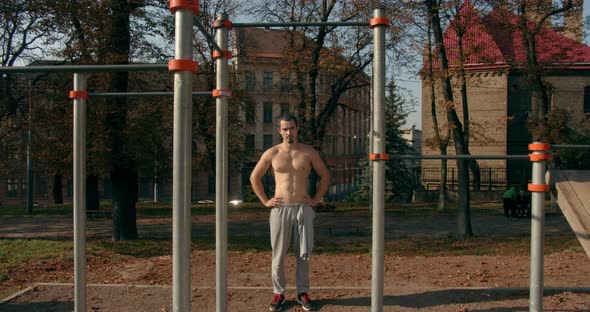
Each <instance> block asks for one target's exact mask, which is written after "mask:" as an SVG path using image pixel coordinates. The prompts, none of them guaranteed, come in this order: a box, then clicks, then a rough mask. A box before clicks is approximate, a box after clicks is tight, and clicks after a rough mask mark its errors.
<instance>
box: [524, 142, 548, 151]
mask: <svg viewBox="0 0 590 312" xmlns="http://www.w3.org/2000/svg"><path fill="white" fill-rule="evenodd" d="M550 149H551V145H550V144H549V143H532V144H529V151H536V152H542V151H548V150H550Z"/></svg>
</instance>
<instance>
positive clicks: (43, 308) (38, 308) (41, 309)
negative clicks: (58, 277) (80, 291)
mask: <svg viewBox="0 0 590 312" xmlns="http://www.w3.org/2000/svg"><path fill="white" fill-rule="evenodd" d="M73 310H74V303H73V302H71V301H47V302H22V303H3V304H0V312H8V311H10V312H58V311H60V312H61V311H73Z"/></svg>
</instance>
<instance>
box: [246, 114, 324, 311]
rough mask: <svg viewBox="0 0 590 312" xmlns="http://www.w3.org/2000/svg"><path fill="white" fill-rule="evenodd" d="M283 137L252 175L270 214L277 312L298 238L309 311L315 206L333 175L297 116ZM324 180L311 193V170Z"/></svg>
mask: <svg viewBox="0 0 590 312" xmlns="http://www.w3.org/2000/svg"><path fill="white" fill-rule="evenodd" d="M278 130H279V133H280V134H281V137H282V138H283V142H282V143H280V144H278V145H275V146H273V147H271V148H269V149H268V150H267V151H265V152H264V153H263V154H262V156H261V157H260V160H259V161H258V164H256V167H255V168H254V170H253V171H252V175H251V176H250V182H251V183H252V188H253V189H254V193H256V195H257V196H258V198H259V199H260V201H261V202H262V204H264V206H266V207H268V208H271V211H270V218H269V221H270V240H271V247H272V270H271V271H272V283H273V290H274V293H275V295H274V297H273V301H272V302H271V304H270V310H271V311H280V310H281V309H282V308H283V305H284V303H285V296H284V293H285V268H284V263H285V256H286V255H287V249H289V244H290V243H291V237H293V247H294V248H293V249H294V252H295V257H296V259H297V272H296V275H297V302H299V303H300V304H301V306H302V307H303V309H304V310H306V311H310V310H311V309H312V304H311V301H310V300H309V297H308V295H307V292H308V291H309V256H310V255H311V248H312V247H313V217H314V212H313V209H312V207H313V206H316V205H317V204H318V203H319V202H320V201H321V200H322V198H323V196H324V194H326V192H327V191H328V186H329V185H330V173H329V172H328V168H327V167H326V164H325V163H324V161H323V160H322V158H321V157H320V154H319V153H318V151H316V150H315V149H313V148H312V147H311V146H307V145H304V144H301V143H299V142H298V141H297V131H298V130H299V126H298V124H297V119H296V118H295V117H294V116H292V115H287V116H284V117H281V119H280V120H279V128H278ZM269 168H272V169H273V171H274V177H275V184H276V188H275V194H274V196H273V197H271V198H269V197H268V196H267V195H266V193H265V192H264V186H263V185H262V181H261V179H262V176H263V175H264V174H265V173H266V172H267V171H268V169H269ZM312 168H313V170H315V172H316V173H317V174H318V176H319V177H320V178H321V180H320V183H319V186H318V190H317V192H316V194H315V195H314V196H313V198H312V197H310V196H309V195H308V193H307V184H308V183H307V178H308V177H309V174H310V172H311V169H312Z"/></svg>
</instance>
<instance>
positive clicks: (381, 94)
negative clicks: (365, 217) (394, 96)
mask: <svg viewBox="0 0 590 312" xmlns="http://www.w3.org/2000/svg"><path fill="white" fill-rule="evenodd" d="M373 17H374V19H376V20H378V19H381V18H383V17H384V10H383V9H381V8H377V9H375V10H374V12H373ZM385 27H386V26H385V25H377V26H374V27H373V33H374V39H373V40H374V59H373V62H374V64H373V75H374V76H373V98H374V102H373V111H372V112H371V114H372V116H373V129H372V141H373V151H372V153H375V154H383V153H385ZM384 207H385V162H383V161H375V162H373V248H372V254H373V258H372V285H371V289H372V291H371V311H372V312H379V311H383V262H384V255H383V249H384V232H385V231H384V218H385V212H384V211H385V208H384Z"/></svg>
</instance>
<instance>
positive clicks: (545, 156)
mask: <svg viewBox="0 0 590 312" xmlns="http://www.w3.org/2000/svg"><path fill="white" fill-rule="evenodd" d="M529 158H530V160H531V161H532V162H535V161H541V160H547V161H549V160H551V155H549V154H529Z"/></svg>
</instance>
